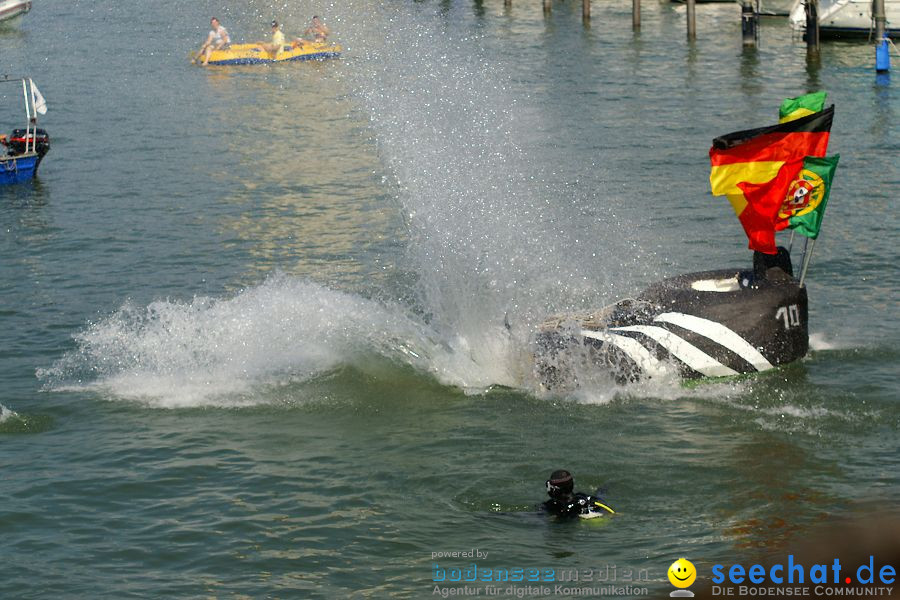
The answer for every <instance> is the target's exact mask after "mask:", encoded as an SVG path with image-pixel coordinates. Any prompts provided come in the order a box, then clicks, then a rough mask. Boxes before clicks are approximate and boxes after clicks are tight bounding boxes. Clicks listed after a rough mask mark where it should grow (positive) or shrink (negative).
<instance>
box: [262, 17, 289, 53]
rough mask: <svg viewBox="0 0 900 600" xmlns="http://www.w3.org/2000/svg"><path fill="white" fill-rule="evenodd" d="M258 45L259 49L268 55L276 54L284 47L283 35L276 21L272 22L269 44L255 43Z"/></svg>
mask: <svg viewBox="0 0 900 600" xmlns="http://www.w3.org/2000/svg"><path fill="white" fill-rule="evenodd" d="M256 43H257V44H259V49H260V50H262V51H263V52H269V53H270V54H273V55H274V54H277V53H278V51H279V50H281V48H282V47H283V46H284V34H283V33H282V32H281V28H280V27H279V26H278V21H272V41H271V42H256Z"/></svg>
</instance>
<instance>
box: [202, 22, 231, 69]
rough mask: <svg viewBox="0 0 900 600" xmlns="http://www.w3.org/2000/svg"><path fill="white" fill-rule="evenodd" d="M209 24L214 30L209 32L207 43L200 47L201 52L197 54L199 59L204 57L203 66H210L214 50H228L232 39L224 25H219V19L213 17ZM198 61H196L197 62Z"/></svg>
mask: <svg viewBox="0 0 900 600" xmlns="http://www.w3.org/2000/svg"><path fill="white" fill-rule="evenodd" d="M209 24H210V25H211V26H212V29H211V30H210V32H209V35H208V36H206V41H205V42H203V45H202V46H200V50H199V51H198V52H197V58H200V57H201V56H202V57H203V66H206V65H208V64H209V55H210V54H212V53H213V50H221V49H222V48H227V47H228V45H229V44H231V38H230V37H229V36H228V30H227V29H225V28H224V27H222V24H221V23H219V19H217V18H216V17H213V18H212V19H210V20H209ZM196 60H197V59H194V62H196Z"/></svg>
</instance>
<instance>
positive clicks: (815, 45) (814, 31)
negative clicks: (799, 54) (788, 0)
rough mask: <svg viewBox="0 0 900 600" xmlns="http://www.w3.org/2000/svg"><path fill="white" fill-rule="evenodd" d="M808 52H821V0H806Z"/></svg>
mask: <svg viewBox="0 0 900 600" xmlns="http://www.w3.org/2000/svg"><path fill="white" fill-rule="evenodd" d="M806 52H807V53H808V54H818V53H819V2H818V0H806Z"/></svg>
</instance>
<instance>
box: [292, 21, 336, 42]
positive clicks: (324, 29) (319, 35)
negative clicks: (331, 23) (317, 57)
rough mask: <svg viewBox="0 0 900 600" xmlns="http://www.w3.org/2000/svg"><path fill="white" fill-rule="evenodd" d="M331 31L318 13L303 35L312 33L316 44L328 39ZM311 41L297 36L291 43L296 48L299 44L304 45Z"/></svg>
mask: <svg viewBox="0 0 900 600" xmlns="http://www.w3.org/2000/svg"><path fill="white" fill-rule="evenodd" d="M329 33H331V30H330V29H328V26H327V25H325V23H323V22H322V19H320V18H319V17H318V15H316V16H315V17H313V18H312V22H311V23H310V24H309V27H307V28H306V31H304V32H303V35H312V36H313V39H314V40H315V43H316V44H324V43H325V41H326V40H327V39H328V34H329ZM309 43H310V42H309V41H307V40H304V39H303V38H297V39H296V40H294V41H293V43H292V44H291V45H292V46H293V47H294V48H296V47H297V46H303V45H305V44H309Z"/></svg>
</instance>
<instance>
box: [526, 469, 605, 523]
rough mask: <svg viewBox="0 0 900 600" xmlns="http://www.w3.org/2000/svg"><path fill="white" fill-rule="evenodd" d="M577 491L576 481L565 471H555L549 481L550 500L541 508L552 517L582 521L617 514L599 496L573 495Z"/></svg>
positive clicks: (577, 493)
mask: <svg viewBox="0 0 900 600" xmlns="http://www.w3.org/2000/svg"><path fill="white" fill-rule="evenodd" d="M574 489H575V479H574V478H573V477H572V474H571V473H569V472H568V471H565V470H562V469H560V470H558V471H553V473H551V474H550V479H548V480H547V494H549V496H550V499H549V500H547V501H546V502H544V503H543V504H542V505H541V507H542V508H543V509H544V510H545V511H547V512H548V513H550V514H551V515H554V516H557V517H561V518H571V517H578V518H581V519H594V518H596V517H605V516H608V515H614V514H616V511H614V510H613V509H612V508H610V507H609V506H607V505H606V503H605V502H603V499H602V498H601V497H599V492H598V495H597V496H589V495H587V494H584V493H582V492H575V493H572V490H574Z"/></svg>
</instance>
